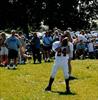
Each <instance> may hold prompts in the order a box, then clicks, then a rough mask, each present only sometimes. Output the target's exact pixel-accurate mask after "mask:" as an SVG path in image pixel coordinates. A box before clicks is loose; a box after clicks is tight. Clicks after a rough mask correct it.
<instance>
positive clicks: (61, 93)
mask: <svg viewBox="0 0 98 100" xmlns="http://www.w3.org/2000/svg"><path fill="white" fill-rule="evenodd" d="M51 92H52V93H58V94H59V95H76V93H72V92H70V93H67V92H61V91H51Z"/></svg>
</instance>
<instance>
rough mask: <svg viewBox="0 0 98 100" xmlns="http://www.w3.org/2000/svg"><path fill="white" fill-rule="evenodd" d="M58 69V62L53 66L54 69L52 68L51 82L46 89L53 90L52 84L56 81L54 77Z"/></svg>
mask: <svg viewBox="0 0 98 100" xmlns="http://www.w3.org/2000/svg"><path fill="white" fill-rule="evenodd" d="M57 70H58V65H57V63H55V64H54V66H53V69H52V73H51V76H50V80H49V84H48V86H47V87H46V88H45V91H51V86H52V83H53V81H54V77H55V75H56V72H57Z"/></svg>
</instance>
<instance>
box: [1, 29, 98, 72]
mask: <svg viewBox="0 0 98 100" xmlns="http://www.w3.org/2000/svg"><path fill="white" fill-rule="evenodd" d="M10 33H11V34H10V35H11V36H10V37H7V36H6V33H5V32H1V33H0V66H7V68H10V67H14V68H16V66H17V64H25V63H26V61H27V59H32V58H33V60H32V61H33V63H34V64H35V63H42V60H44V62H50V61H51V58H55V55H54V54H55V52H54V50H53V48H52V47H53V43H54V42H57V41H60V40H61V38H62V36H64V37H67V38H68V46H69V47H70V50H69V51H70V53H69V56H70V59H69V61H68V63H69V66H71V59H85V58H90V59H96V58H98V32H94V31H87V30H86V31H85V30H80V31H72V29H71V28H68V29H67V30H66V31H61V30H60V29H58V28H55V29H54V30H49V31H46V32H43V34H41V36H39V35H38V32H31V33H30V34H29V38H26V36H25V35H24V34H23V32H21V31H20V32H17V31H16V30H11V32H10ZM96 41H97V42H96ZM12 63H13V64H12ZM70 70H71V68H70ZM70 72H71V71H70Z"/></svg>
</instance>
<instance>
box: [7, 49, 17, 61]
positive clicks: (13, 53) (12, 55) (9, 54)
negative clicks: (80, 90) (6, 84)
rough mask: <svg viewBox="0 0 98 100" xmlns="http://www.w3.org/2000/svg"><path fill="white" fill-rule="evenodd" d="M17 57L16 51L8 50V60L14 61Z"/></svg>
mask: <svg viewBox="0 0 98 100" xmlns="http://www.w3.org/2000/svg"><path fill="white" fill-rule="evenodd" d="M17 57H18V51H16V50H13V49H9V52H8V58H9V59H14V58H17Z"/></svg>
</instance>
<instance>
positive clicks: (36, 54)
mask: <svg viewBox="0 0 98 100" xmlns="http://www.w3.org/2000/svg"><path fill="white" fill-rule="evenodd" d="M31 45H32V52H33V61H34V64H35V63H36V59H38V61H39V63H41V54H40V38H39V37H38V36H37V33H34V34H33V38H32V40H31Z"/></svg>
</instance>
